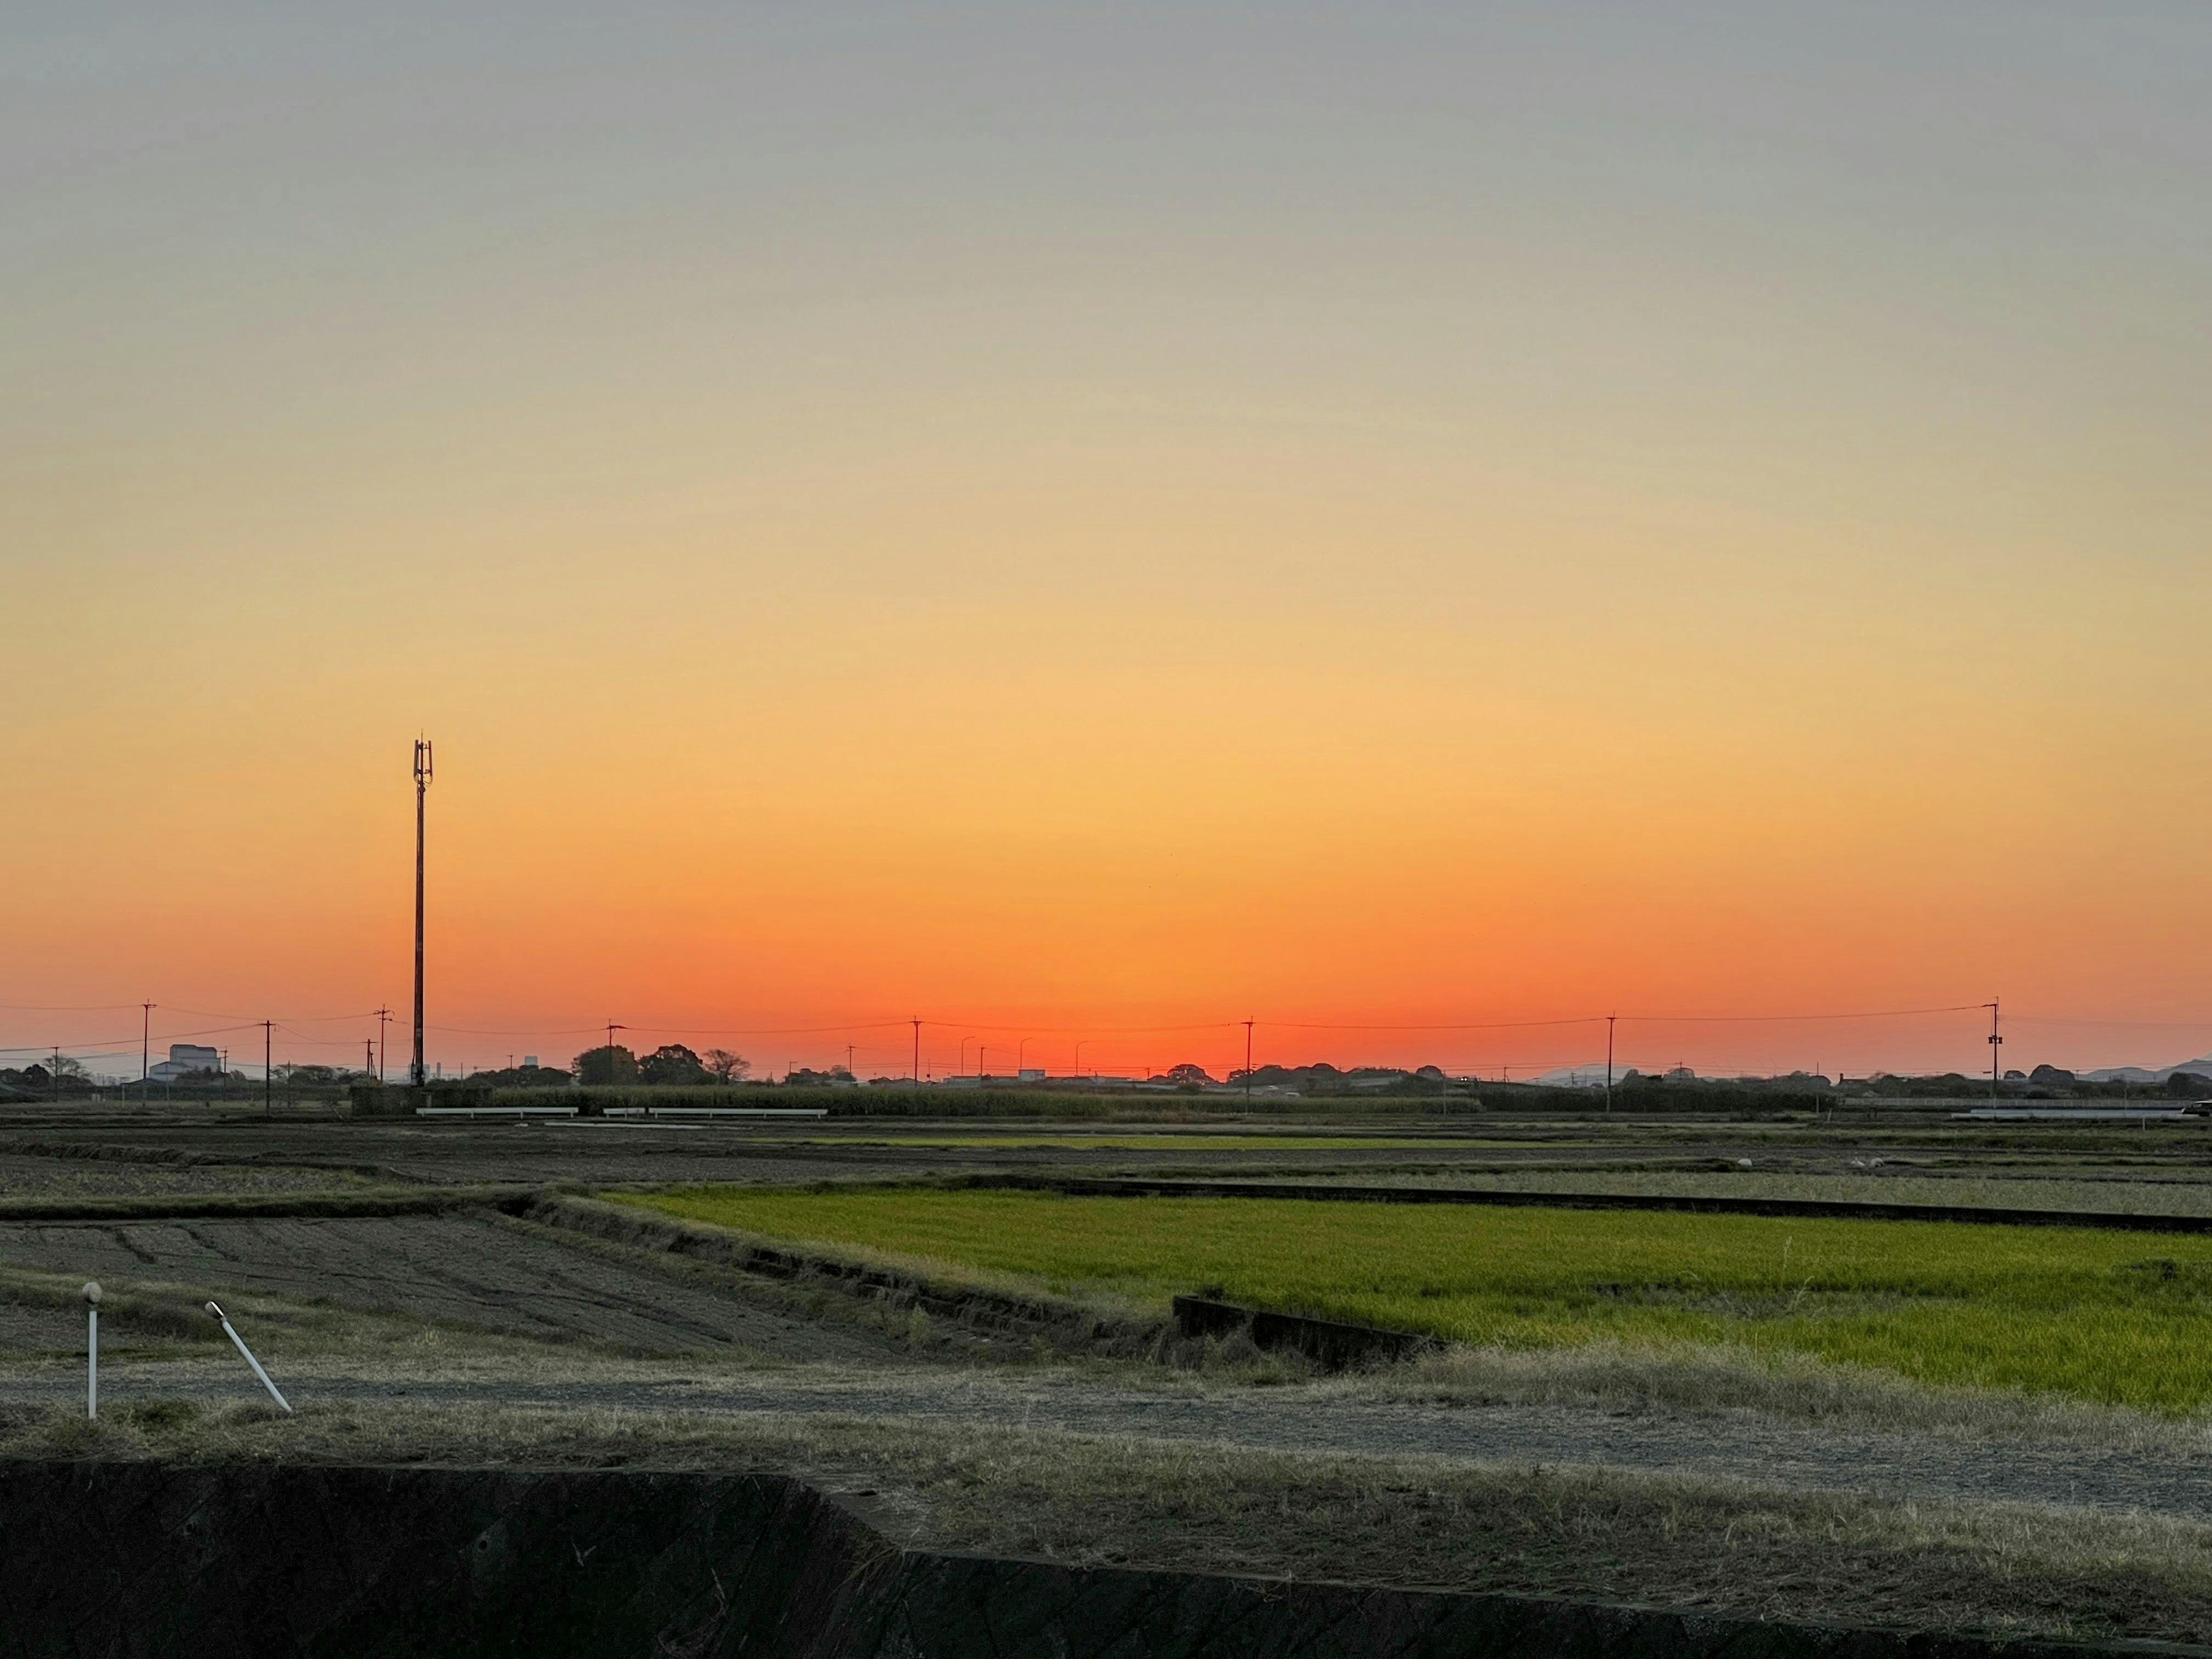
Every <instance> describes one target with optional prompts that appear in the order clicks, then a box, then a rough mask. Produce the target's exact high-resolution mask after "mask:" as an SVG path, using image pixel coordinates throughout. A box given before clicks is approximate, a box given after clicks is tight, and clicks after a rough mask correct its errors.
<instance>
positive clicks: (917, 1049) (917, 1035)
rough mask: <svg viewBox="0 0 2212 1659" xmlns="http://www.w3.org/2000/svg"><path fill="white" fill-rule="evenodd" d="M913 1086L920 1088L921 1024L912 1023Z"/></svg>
mask: <svg viewBox="0 0 2212 1659" xmlns="http://www.w3.org/2000/svg"><path fill="white" fill-rule="evenodd" d="M914 1086H915V1088H917V1089H919V1088H920V1087H921V1021H920V1020H918V1019H917V1020H915V1022H914Z"/></svg>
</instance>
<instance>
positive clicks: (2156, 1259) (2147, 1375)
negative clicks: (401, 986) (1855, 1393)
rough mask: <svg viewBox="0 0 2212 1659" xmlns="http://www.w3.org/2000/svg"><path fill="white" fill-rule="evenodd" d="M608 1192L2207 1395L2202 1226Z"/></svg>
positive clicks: (956, 1247)
mask: <svg viewBox="0 0 2212 1659" xmlns="http://www.w3.org/2000/svg"><path fill="white" fill-rule="evenodd" d="M609 1196H610V1197H613V1196H617V1195H616V1194H609ZM620 1196H622V1197H623V1200H624V1201H627V1202H631V1203H636V1204H641V1205H644V1206H648V1207H650V1208H653V1209H656V1210H659V1211H661V1212H665V1213H667V1214H670V1215H673V1216H678V1217H682V1218H687V1219H691V1220H697V1221H705V1222H708V1223H712V1224H715V1225H724V1226H730V1227H735V1228H739V1229H742V1230H743V1231H747V1232H750V1233H757V1234H763V1235H768V1236H770V1237H780V1238H786V1239H792V1240H799V1241H805V1242H808V1243H815V1244H820V1245H827V1246H831V1247H846V1248H857V1249H861V1250H865V1251H870V1252H878V1253H889V1254H892V1255H898V1256H902V1257H905V1258H908V1259H910V1260H920V1261H934V1262H945V1263H952V1264H957V1265H958V1266H961V1267H968V1268H980V1269H984V1270H987V1271H990V1272H994V1273H1006V1274H1013V1275H1018V1276H1021V1277H1024V1278H1027V1279H1030V1280H1032V1281H1035V1282H1037V1283H1040V1284H1042V1285H1044V1286H1046V1287H1048V1288H1049V1289H1051V1290H1053V1291H1057V1292H1059V1293H1061V1294H1074V1295H1080V1294H1083V1293H1084V1292H1085V1291H1100V1292H1107V1293H1111V1294H1114V1295H1117V1296H1121V1297H1128V1298H1132V1299H1134V1300H1136V1301H1138V1302H1139V1303H1141V1304H1147V1305H1152V1306H1155V1307H1164V1305H1165V1304H1166V1302H1167V1300H1168V1298H1169V1297H1171V1296H1172V1295H1174V1294H1176V1292H1178V1291H1196V1290H1200V1289H1202V1288H1206V1287H1218V1288H1219V1290H1220V1291H1222V1292H1224V1293H1225V1294H1226V1295H1227V1296H1228V1297H1231V1299H1233V1300H1237V1301H1242V1302H1247V1303H1250V1304H1255V1305H1259V1306H1264V1307H1270V1308H1277V1309H1282V1310H1291V1311H1297V1312H1303V1313H1309V1314H1313V1315H1316V1316H1321V1317H1324V1318H1329V1319H1340V1320H1349V1321H1352V1322H1358V1323H1362V1324H1371V1325H1381V1326H1387V1327H1389V1328H1395V1329H1400V1330H1413V1331H1421V1332H1426V1333H1430V1334H1435V1335H1437V1336H1441V1337H1444V1338H1448V1339H1451V1340H1458V1341H1463V1342H1470V1343H1477V1344H1494V1345H1498V1346H1505V1347H1509V1348H1545V1347H1559V1346H1572V1345H1577V1344H1583V1343H1589V1342H1594V1341H1601V1340H1611V1341H1619V1342H1626V1343H1631V1344H1662V1345H1663V1344H1670V1343H1697V1344H1712V1343H1722V1344H1735V1345H1741V1346H1743V1347H1746V1348H1748V1349H1750V1350H1752V1351H1753V1352H1766V1353H1772V1354H1779V1353H1784V1352H1789V1353H1799V1354H1806V1355H1811V1356H1814V1357H1817V1358H1821V1359H1825V1360H1829V1361H1834V1362H1838V1363H1843V1364H1855V1365H1862V1366H1868V1367H1872V1368H1874V1369H1876V1370H1882V1371H1887V1372H1890V1373H1893V1374H1896V1375H1899V1376H1906V1377H1910V1378H1912V1379H1914V1380H1917V1381H1918V1382H1922V1383H1931V1384H1937V1385H1944V1386H1970V1387H1981V1388H1995V1389H2019V1390H2024V1391H2027V1392H2034V1393H2051V1394H2057V1395H2068V1396H2071V1397H2074V1398H2076V1399H2081V1400H2087V1401H2097V1402H2101V1403H2106V1404H2112V1405H2125V1406H2132V1407H2139V1408H2142V1409H2147V1410H2153V1411H2158V1412H2163V1413H2191V1412H2195V1411H2197V1410H2198V1409H2200V1408H2202V1407H2204V1406H2205V1405H2206V1404H2207V1403H2208V1401H2212V1238H2204V1239H2197V1238H2187V1237H2156V1236H2146V1235H2140V1234H2128V1233H2112V1232H2100V1231H2086V1230H2075V1229H2066V1228H2041V1227H1984V1226H1971V1225H1957V1224H1944V1223H1929V1222H1885V1221H1842V1220H1837V1221H1830V1220H1815V1221H1801V1220H1796V1219H1788V1220H1784V1219H1773V1218H1765V1217H1751V1216H1687V1215H1667V1214H1637V1213H1632V1212H1624V1213H1605V1212H1580V1211H1572V1210H1488V1209H1480V1208H1467V1209H1460V1208H1449V1209H1447V1208H1443V1207H1439V1206H1397V1205H1386V1204H1358V1203H1332V1202H1326V1201H1301V1200H1252V1199H1198V1198H1158V1199H1152V1198H1144V1199H1123V1198H1064V1197H1059V1196H1055V1195H1052V1194H1038V1193H1024V1192H988V1191H983V1192H947V1191H939V1190H934V1189H928V1188H846V1189H841V1190H836V1191H828V1192H789V1191H785V1192H775V1191H762V1190H760V1189H758V1188H716V1187H702V1188H686V1189H681V1190H678V1191H673V1192H669V1193H664V1194H623V1195H620Z"/></svg>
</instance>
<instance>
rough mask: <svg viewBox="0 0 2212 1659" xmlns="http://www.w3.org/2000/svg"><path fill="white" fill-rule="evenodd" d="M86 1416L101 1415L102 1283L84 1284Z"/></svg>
mask: <svg viewBox="0 0 2212 1659" xmlns="http://www.w3.org/2000/svg"><path fill="white" fill-rule="evenodd" d="M84 1317H85V1330H84V1414H85V1415H86V1416H87V1417H94V1418H96V1417H98V1416H99V1415H100V1281H99V1280H98V1279H87V1280H85V1282H84Z"/></svg>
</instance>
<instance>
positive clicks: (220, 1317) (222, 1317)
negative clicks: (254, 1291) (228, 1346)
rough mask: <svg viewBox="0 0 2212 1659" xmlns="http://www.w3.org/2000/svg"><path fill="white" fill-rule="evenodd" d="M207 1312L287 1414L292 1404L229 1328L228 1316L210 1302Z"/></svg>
mask: <svg viewBox="0 0 2212 1659" xmlns="http://www.w3.org/2000/svg"><path fill="white" fill-rule="evenodd" d="M207 1310H208V1311H209V1312H210V1313H211V1314H213V1315H214V1316H216V1321H217V1322H218V1323H220V1324H221V1325H222V1334H224V1335H225V1336H227V1337H228V1338H229V1339H230V1340H231V1342H232V1343H233V1345H234V1346H236V1348H237V1349H238V1351H239V1352H240V1353H241V1354H243V1355H245V1356H246V1364H249V1365H251V1366H252V1367H253V1374H254V1375H255V1376H258V1377H259V1378H260V1379H261V1386H262V1387H263V1388H264V1389H268V1390H269V1397H270V1399H271V1400H273V1401H276V1403H277V1404H278V1405H280V1406H282V1407H283V1408H284V1409H285V1410H286V1411H287V1412H289V1411H290V1410H291V1409H292V1402H291V1401H289V1400H287V1399H285V1398H284V1396H283V1395H281V1394H279V1393H278V1392H277V1391H276V1384H275V1383H271V1382H270V1380H269V1373H268V1372H267V1371H264V1370H262V1369H261V1362H260V1361H259V1360H258V1359H256V1358H254V1357H253V1350H252V1349H251V1348H249V1347H247V1346H246V1339H245V1338H244V1337H242V1336H240V1334H238V1333H237V1332H236V1331H235V1330H234V1329H233V1328H231V1323H230V1319H229V1316H228V1315H226V1314H225V1313H224V1312H223V1310H222V1308H220V1307H219V1306H217V1305H216V1304H215V1303H212V1302H210V1303H209V1304H207Z"/></svg>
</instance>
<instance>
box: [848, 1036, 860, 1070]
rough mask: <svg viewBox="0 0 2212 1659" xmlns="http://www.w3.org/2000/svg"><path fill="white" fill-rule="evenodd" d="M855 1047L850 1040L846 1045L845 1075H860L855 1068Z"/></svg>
mask: <svg viewBox="0 0 2212 1659" xmlns="http://www.w3.org/2000/svg"><path fill="white" fill-rule="evenodd" d="M853 1047H854V1045H853V1044H851V1043H849V1042H848V1043H847V1044H846V1045H845V1075H846V1076H847V1077H858V1076H859V1075H860V1074H859V1073H857V1072H855V1071H854V1069H853Z"/></svg>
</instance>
